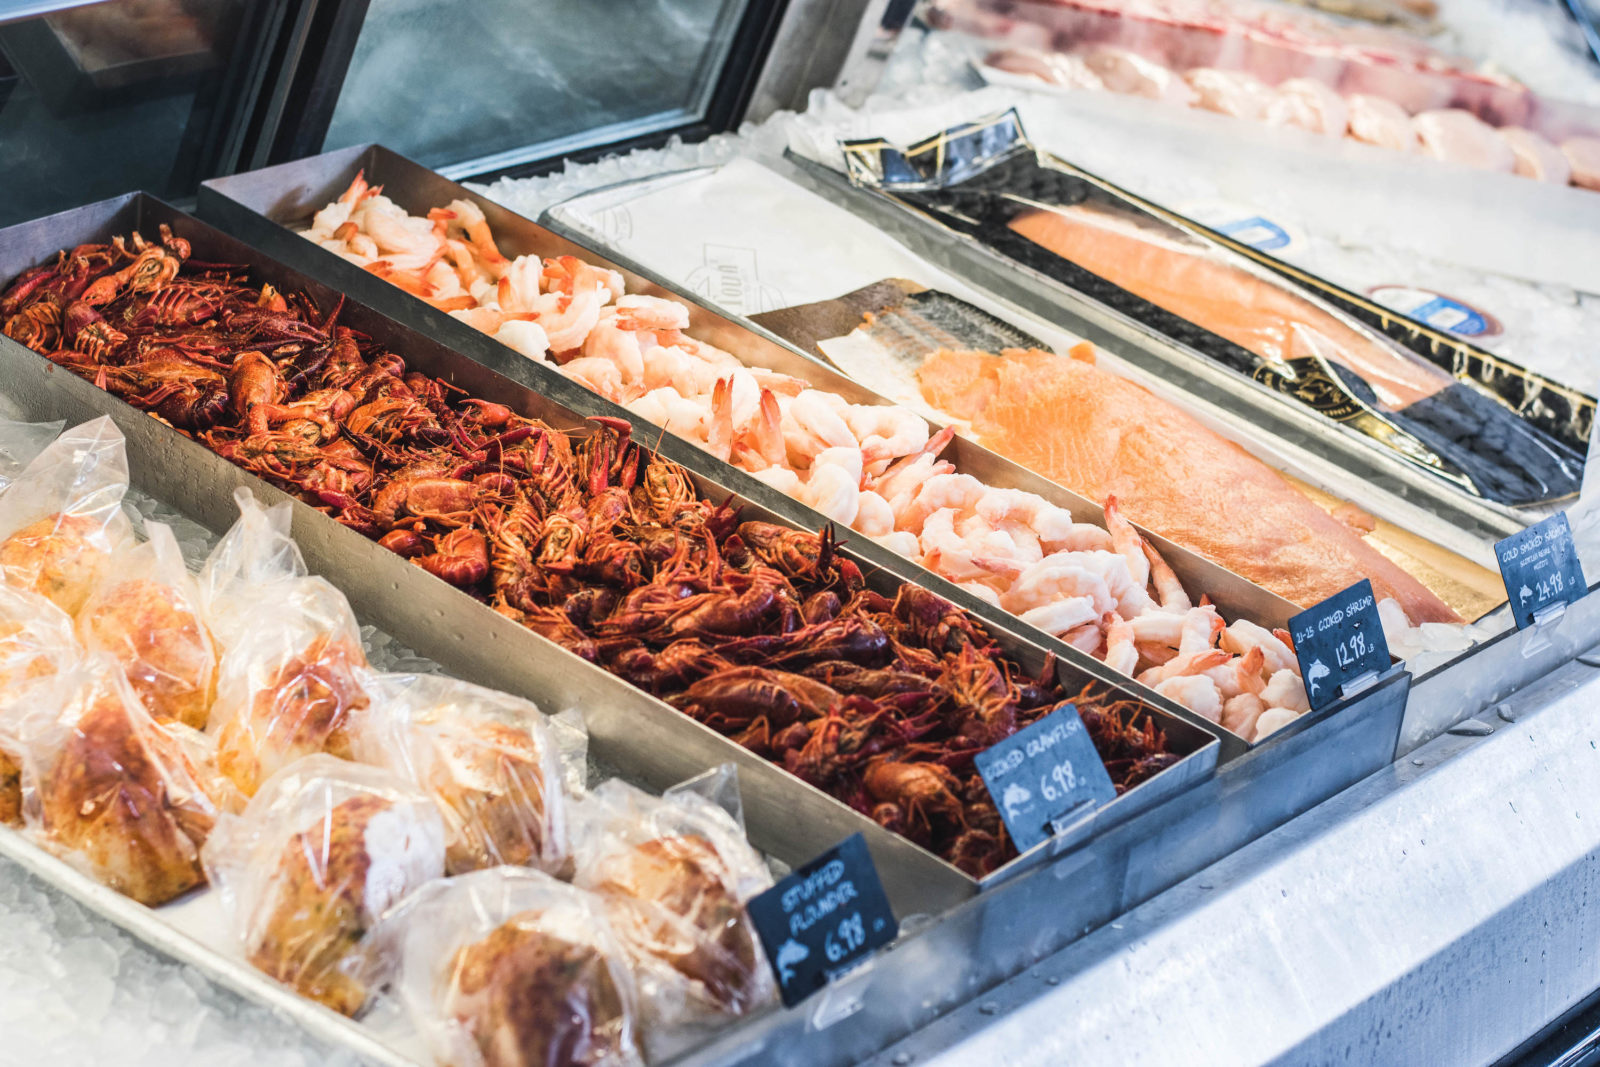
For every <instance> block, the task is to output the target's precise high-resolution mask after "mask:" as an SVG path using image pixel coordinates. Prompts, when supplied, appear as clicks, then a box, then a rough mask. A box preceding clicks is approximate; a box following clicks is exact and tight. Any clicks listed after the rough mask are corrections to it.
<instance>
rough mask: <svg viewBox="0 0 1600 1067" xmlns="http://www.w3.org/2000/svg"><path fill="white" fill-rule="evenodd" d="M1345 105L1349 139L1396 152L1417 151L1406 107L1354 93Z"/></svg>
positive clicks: (1376, 97)
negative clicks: (1347, 108) (1348, 118)
mask: <svg viewBox="0 0 1600 1067" xmlns="http://www.w3.org/2000/svg"><path fill="white" fill-rule="evenodd" d="M1345 102H1346V103H1348V104H1349V105H1350V127H1349V132H1350V136H1351V137H1354V138H1355V139H1356V140H1358V141H1365V142H1366V143H1367V144H1375V145H1378V146H1379V147H1381V148H1393V149H1395V150H1396V151H1399V152H1415V151H1416V150H1417V131H1416V129H1415V128H1414V127H1413V126H1412V125H1411V116H1410V115H1407V114H1406V109H1405V108H1403V107H1401V106H1400V105H1399V104H1397V103H1395V102H1394V101H1393V100H1386V99H1384V98H1383V97H1381V96H1371V95H1369V94H1367V93H1355V94H1353V95H1352V96H1350V97H1348V98H1347V99H1346V101H1345Z"/></svg>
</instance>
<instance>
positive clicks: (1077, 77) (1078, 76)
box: [984, 48, 1106, 89]
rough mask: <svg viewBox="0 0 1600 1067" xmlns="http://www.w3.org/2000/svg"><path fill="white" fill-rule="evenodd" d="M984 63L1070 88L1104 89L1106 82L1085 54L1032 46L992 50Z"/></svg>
mask: <svg viewBox="0 0 1600 1067" xmlns="http://www.w3.org/2000/svg"><path fill="white" fill-rule="evenodd" d="M984 63H985V64H987V65H988V66H991V67H994V68H995V69H996V70H1003V71H1007V72H1008V73H1011V74H1022V75H1027V76H1029V77H1034V78H1038V79H1039V80H1040V81H1044V82H1049V83H1050V84H1051V85H1060V86H1064V87H1066V88H1068V89H1104V88H1105V87H1106V86H1105V82H1103V81H1101V80H1100V76H1099V75H1098V74H1096V73H1095V72H1094V71H1092V70H1090V69H1089V65H1088V64H1087V63H1085V62H1084V61H1083V57H1082V56H1072V55H1062V54H1059V53H1052V52H1039V51H1035V50H1034V49H1032V48H1003V49H1001V50H999V51H997V52H991V53H989V55H988V56H987V57H985V58H984Z"/></svg>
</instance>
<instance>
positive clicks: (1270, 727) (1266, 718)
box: [1251, 708, 1300, 741]
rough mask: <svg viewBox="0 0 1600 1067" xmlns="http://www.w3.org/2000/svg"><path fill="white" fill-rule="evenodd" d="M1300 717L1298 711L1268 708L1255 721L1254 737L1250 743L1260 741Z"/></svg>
mask: <svg viewBox="0 0 1600 1067" xmlns="http://www.w3.org/2000/svg"><path fill="white" fill-rule="evenodd" d="M1299 717H1300V713H1299V712H1298V711H1291V710H1289V709H1288V708H1268V709H1267V710H1266V711H1263V712H1262V713H1261V717H1260V718H1258V719H1257V720H1256V735H1255V737H1253V738H1251V740H1252V741H1260V740H1261V739H1262V738H1264V737H1266V736H1267V735H1268V734H1270V733H1272V732H1273V731H1275V730H1281V729H1283V728H1284V727H1285V726H1288V725H1289V724H1290V723H1292V722H1294V721H1295V720H1296V719H1298V718H1299Z"/></svg>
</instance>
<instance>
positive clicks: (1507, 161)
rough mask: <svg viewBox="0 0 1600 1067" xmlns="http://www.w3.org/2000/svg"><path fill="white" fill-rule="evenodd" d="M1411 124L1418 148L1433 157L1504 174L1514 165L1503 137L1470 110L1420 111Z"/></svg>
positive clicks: (1513, 167)
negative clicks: (1415, 132)
mask: <svg viewBox="0 0 1600 1067" xmlns="http://www.w3.org/2000/svg"><path fill="white" fill-rule="evenodd" d="M1411 123H1412V125H1413V126H1415V127H1416V130H1417V136H1418V137H1420V138H1422V150H1423V151H1424V152H1425V153H1427V154H1428V155H1430V156H1432V157H1434V158H1435V159H1443V160H1446V161H1448V162H1450V163H1461V164H1464V165H1465V166H1468V167H1477V168H1478V169H1479V170H1498V171H1504V172H1505V173H1507V174H1510V173H1511V172H1513V171H1514V170H1516V168H1517V154H1516V153H1515V152H1513V151H1511V146H1510V145H1509V144H1507V143H1506V139H1505V138H1504V137H1501V136H1500V134H1499V131H1497V130H1496V129H1495V128H1494V127H1493V126H1491V125H1489V124H1488V123H1487V122H1484V121H1483V120H1482V119H1480V118H1479V117H1478V116H1476V115H1474V114H1473V113H1472V112H1470V111H1463V110H1461V109H1460V108H1445V109H1444V110H1442V111H1424V112H1423V113H1422V114H1420V115H1418V116H1416V117H1415V118H1413V119H1412V120H1411Z"/></svg>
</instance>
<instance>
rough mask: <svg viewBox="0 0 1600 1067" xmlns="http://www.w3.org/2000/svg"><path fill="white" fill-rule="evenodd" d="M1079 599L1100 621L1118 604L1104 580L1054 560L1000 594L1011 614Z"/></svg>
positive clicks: (1033, 569)
mask: <svg viewBox="0 0 1600 1067" xmlns="http://www.w3.org/2000/svg"><path fill="white" fill-rule="evenodd" d="M980 565H981V564H980ZM1078 598H1086V599H1088V600H1089V601H1090V603H1092V604H1093V605H1094V617H1095V619H1096V620H1098V619H1099V618H1100V616H1102V615H1105V614H1106V613H1108V612H1111V611H1115V610H1116V606H1117V602H1116V600H1115V599H1113V598H1112V596H1111V591H1110V590H1109V589H1107V588H1106V582H1105V579H1104V578H1102V577H1100V575H1098V574H1095V573H1094V572H1092V571H1089V570H1085V569H1084V568H1083V567H1079V566H1075V565H1073V564H1071V563H1065V562H1062V561H1061V560H1059V559H1056V558H1054V557H1051V558H1048V559H1043V560H1040V561H1039V562H1038V563H1035V564H1033V565H1032V566H1030V567H1029V568H1028V569H1027V570H1025V571H1023V572H1022V573H1021V574H1020V575H1018V576H1017V580H1016V581H1014V582H1012V583H1011V586H1010V588H1008V589H1007V590H1006V591H1005V592H1003V593H1001V594H1000V603H1001V605H1002V606H1003V607H1005V609H1006V610H1007V611H1014V612H1017V613H1018V614H1021V613H1023V612H1026V611H1028V610H1029V609H1031V608H1038V607H1044V606H1045V605H1047V604H1050V603H1053V602H1055V601H1057V600H1066V599H1078Z"/></svg>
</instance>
